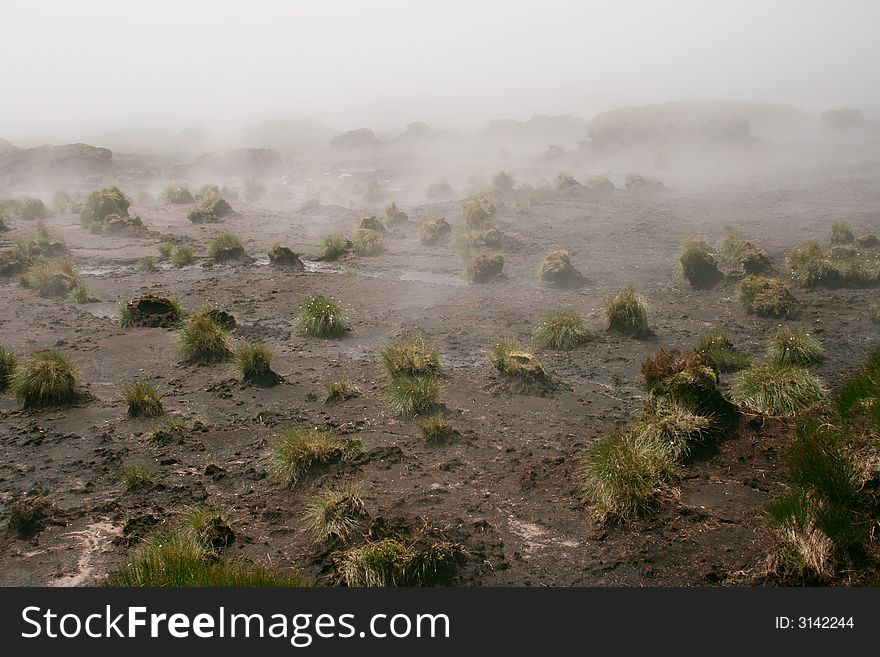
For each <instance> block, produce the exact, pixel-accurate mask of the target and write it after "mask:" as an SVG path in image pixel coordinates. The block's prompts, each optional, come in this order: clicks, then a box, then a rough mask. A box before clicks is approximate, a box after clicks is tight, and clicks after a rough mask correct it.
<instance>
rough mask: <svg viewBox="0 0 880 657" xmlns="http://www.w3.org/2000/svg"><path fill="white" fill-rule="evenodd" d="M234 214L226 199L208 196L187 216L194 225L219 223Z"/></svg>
mask: <svg viewBox="0 0 880 657" xmlns="http://www.w3.org/2000/svg"><path fill="white" fill-rule="evenodd" d="M229 214H232V206H230V205H229V203H227V202H226V199H224V198H221V197H219V196H214V195H210V196H206V197H205V198H204V199H202V202H201V203H199V205H198V206H197V207H195V208H193V209H192V210H190V211H189V213H188V214H187V215H186V217H187V219H189V220H190V221H191V222H193V223H194V224H206V223H217V222H218V221H220V220H221V219H223V217H225V216H227V215H229Z"/></svg>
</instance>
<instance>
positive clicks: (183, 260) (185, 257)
mask: <svg viewBox="0 0 880 657" xmlns="http://www.w3.org/2000/svg"><path fill="white" fill-rule="evenodd" d="M195 260H196V254H195V253H193V250H192V249H191V248H189V247H188V246H186V245H185V244H181V245H180V246H178V247H177V248H176V249H175V250H174V253H173V254H172V256H171V264H172V265H174V266H175V267H186V266H187V265H191V264H192V263H194V262H195Z"/></svg>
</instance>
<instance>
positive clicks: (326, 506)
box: [303, 482, 366, 541]
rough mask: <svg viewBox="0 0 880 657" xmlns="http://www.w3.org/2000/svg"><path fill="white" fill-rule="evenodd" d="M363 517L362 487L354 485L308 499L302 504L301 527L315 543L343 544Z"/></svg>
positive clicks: (357, 484)
mask: <svg viewBox="0 0 880 657" xmlns="http://www.w3.org/2000/svg"><path fill="white" fill-rule="evenodd" d="M365 517H366V511H365V510H364V500H363V487H362V485H361V484H360V483H358V482H354V483H349V484H347V485H345V486H342V487H340V488H330V489H328V490H323V491H321V492H319V493H318V494H316V495H314V496H312V497H311V498H310V499H309V500H308V501H307V502H306V512H305V515H304V516H303V524H304V525H305V528H306V531H307V532H308V533H309V534H311V536H312V537H313V538H314V539H315V541H326V540H330V539H336V540H339V541H347V540H348V539H349V538H350V537H351V536H352V534H353V533H354V532H355V530H356V529H357V528H358V527H359V526H360V525H361V523H362V522H363V520H364V518H365Z"/></svg>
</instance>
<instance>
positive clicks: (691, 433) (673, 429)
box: [634, 400, 715, 462]
mask: <svg viewBox="0 0 880 657" xmlns="http://www.w3.org/2000/svg"><path fill="white" fill-rule="evenodd" d="M714 426H715V422H714V420H713V418H712V416H711V415H708V414H701V413H695V412H694V411H692V410H691V409H690V408H688V407H687V406H684V405H681V404H679V403H677V402H675V401H666V400H655V401H653V403H650V404H648V405H647V412H646V413H645V414H644V415H643V416H642V418H641V419H640V420H639V422H638V423H637V424H636V426H635V428H634V431H635V432H636V433H637V434H638V436H639V437H640V438H641V439H643V440H647V441H653V442H655V443H657V444H658V445H661V446H663V447H664V449H666V450H667V451H668V452H669V455H670V456H671V458H672V459H673V460H674V461H676V462H677V461H681V460H682V459H683V458H685V457H686V456H687V455H688V454H689V453H690V451H691V447H692V446H693V444H694V443H697V442H700V441H702V440H704V439H705V438H706V437H707V436H708V435H709V433H710V432H711V431H712V429H713V428H714Z"/></svg>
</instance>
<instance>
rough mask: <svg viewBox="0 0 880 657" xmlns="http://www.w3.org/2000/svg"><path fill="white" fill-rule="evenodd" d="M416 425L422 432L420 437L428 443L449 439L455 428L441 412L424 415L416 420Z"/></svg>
mask: <svg viewBox="0 0 880 657" xmlns="http://www.w3.org/2000/svg"><path fill="white" fill-rule="evenodd" d="M416 426H418V428H419V431H421V432H422V437H423V438H424V439H425V441H427V442H429V443H439V442H443V441H445V440H449V439H450V438H452V437H453V436H454V435H455V428H454V427H453V426H452V423H451V422H450V421H449V420H448V419H447V417H446V416H445V415H443V414H442V413H433V414H431V415H425V416H424V417H420V418H419V419H418V420H416Z"/></svg>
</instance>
